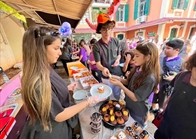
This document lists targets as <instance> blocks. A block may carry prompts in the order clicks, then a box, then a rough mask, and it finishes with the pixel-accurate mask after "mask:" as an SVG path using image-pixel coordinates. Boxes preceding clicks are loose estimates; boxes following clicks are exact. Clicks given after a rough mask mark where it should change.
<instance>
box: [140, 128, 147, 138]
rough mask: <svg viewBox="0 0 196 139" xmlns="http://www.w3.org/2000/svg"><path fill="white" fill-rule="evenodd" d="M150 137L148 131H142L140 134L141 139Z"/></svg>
mask: <svg viewBox="0 0 196 139" xmlns="http://www.w3.org/2000/svg"><path fill="white" fill-rule="evenodd" d="M148 137H149V134H148V132H147V131H146V130H142V131H141V132H140V138H141V139H148Z"/></svg>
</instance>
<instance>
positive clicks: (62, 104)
mask: <svg viewBox="0 0 196 139" xmlns="http://www.w3.org/2000/svg"><path fill="white" fill-rule="evenodd" d="M60 46H61V39H60V37H59V34H58V33H57V32H55V30H53V29H52V28H49V27H45V26H39V25H36V26H33V27H31V28H29V29H28V30H27V31H26V32H25V34H24V37H23V44H22V51H23V74H22V79H21V86H22V92H21V93H22V99H23V102H24V106H25V110H26V112H27V114H28V115H29V119H28V120H27V122H26V124H25V127H24V128H23V132H22V134H21V136H20V139H55V138H58V139H71V138H72V128H74V127H75V126H76V125H77V123H78V117H77V113H78V112H80V111H81V110H83V109H84V108H85V107H87V106H88V105H89V104H91V103H97V102H99V101H100V99H99V98H98V97H97V96H94V97H90V98H89V99H87V100H85V101H82V102H81V103H79V104H76V105H73V104H72V103H71V101H70V96H69V90H74V89H75V87H76V84H75V83H73V84H70V85H66V84H65V82H64V80H63V79H62V78H61V77H60V76H58V74H57V73H56V72H55V71H54V70H53V69H52V68H51V66H50V65H51V64H53V63H55V62H57V59H58V58H59V56H60V55H61V50H60Z"/></svg>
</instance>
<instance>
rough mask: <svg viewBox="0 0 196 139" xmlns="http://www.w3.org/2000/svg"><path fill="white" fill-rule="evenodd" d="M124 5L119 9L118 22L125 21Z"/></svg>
mask: <svg viewBox="0 0 196 139" xmlns="http://www.w3.org/2000/svg"><path fill="white" fill-rule="evenodd" d="M123 15H124V5H120V6H119V7H118V20H117V21H124V16H123Z"/></svg>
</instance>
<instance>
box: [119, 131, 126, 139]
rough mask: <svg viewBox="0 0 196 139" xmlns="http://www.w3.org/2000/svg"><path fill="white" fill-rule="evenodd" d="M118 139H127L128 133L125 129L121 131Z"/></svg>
mask: <svg viewBox="0 0 196 139" xmlns="http://www.w3.org/2000/svg"><path fill="white" fill-rule="evenodd" d="M117 137H118V139H126V138H127V137H126V134H125V132H123V131H120V132H119V133H118V135H117Z"/></svg>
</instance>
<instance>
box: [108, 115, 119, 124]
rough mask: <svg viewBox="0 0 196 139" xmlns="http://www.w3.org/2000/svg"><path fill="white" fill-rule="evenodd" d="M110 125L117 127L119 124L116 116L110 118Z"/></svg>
mask: <svg viewBox="0 0 196 139" xmlns="http://www.w3.org/2000/svg"><path fill="white" fill-rule="evenodd" d="M110 123H111V124H113V125H116V124H117V121H116V119H115V116H111V117H110Z"/></svg>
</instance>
